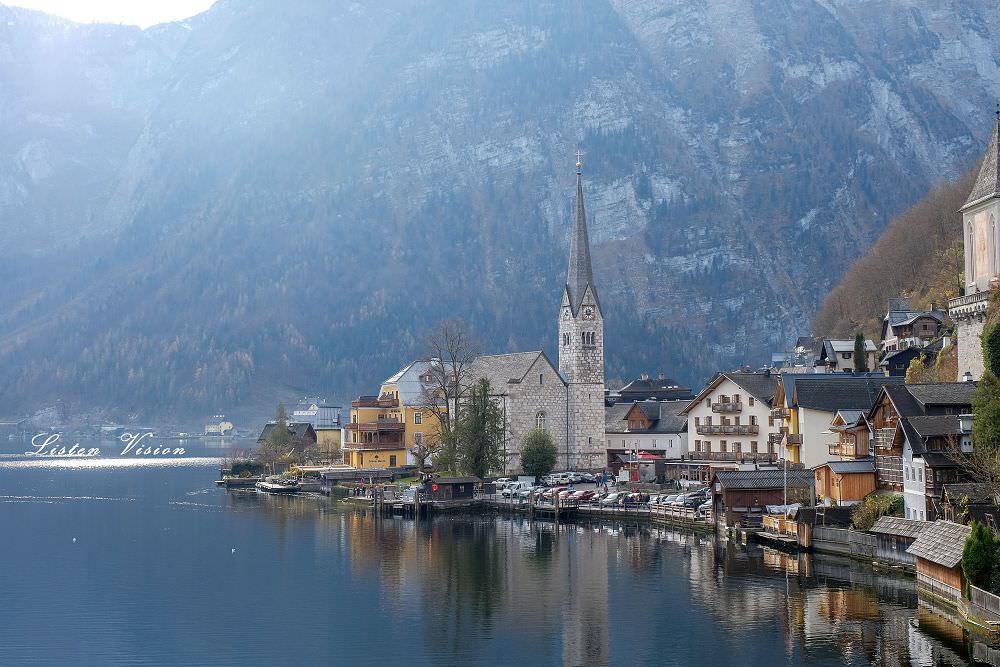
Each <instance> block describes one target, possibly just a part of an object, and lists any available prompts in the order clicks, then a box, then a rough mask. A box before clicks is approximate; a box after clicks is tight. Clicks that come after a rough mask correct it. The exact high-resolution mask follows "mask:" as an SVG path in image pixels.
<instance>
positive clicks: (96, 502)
mask: <svg viewBox="0 0 1000 667" xmlns="http://www.w3.org/2000/svg"><path fill="white" fill-rule="evenodd" d="M21 463H24V462H21ZM103 463H104V464H106V465H105V467H103V468H101V467H99V466H95V465H93V464H90V463H87V464H86V465H83V466H82V467H73V466H70V465H63V464H62V463H61V462H58V463H57V464H56V465H49V466H47V467H45V466H39V465H37V463H36V462H28V465H21V466H14V465H12V464H5V463H3V462H0V525H4V526H5V527H6V530H7V535H5V537H6V536H9V537H10V539H9V541H7V542H6V543H4V544H3V546H2V548H0V559H2V561H0V590H4V591H5V596H6V598H7V599H8V600H9V601H10V606H11V608H16V609H17V610H18V613H17V614H16V615H9V616H8V622H7V623H5V624H0V646H4V647H5V653H6V654H7V655H5V658H7V657H12V658H13V662H15V663H18V662H31V661H35V662H46V663H64V662H72V661H73V659H74V657H76V656H77V653H76V652H77V651H78V647H79V646H80V645H81V643H83V642H86V645H87V646H88V647H90V648H89V649H88V650H90V651H92V654H91V655H92V657H93V660H92V662H94V663H98V664H107V663H112V662H115V661H116V660H117V661H121V657H122V656H129V655H130V656H136V657H141V658H142V659H144V661H147V662H153V663H157V664H171V663H180V664H206V663H211V664H276V663H278V662H281V661H283V660H287V658H288V657H289V656H290V655H294V656H295V659H296V660H297V661H299V662H306V663H319V662H329V663H337V664H343V663H348V664H389V663H400V664H402V663H406V664H435V665H442V664H446V665H451V664H462V665H475V664H485V665H495V664H509V665H551V664H563V665H603V664H615V665H619V664H626V665H633V664H649V665H662V664H667V665H690V664H707V665H768V666H770V665H786V664H790V665H806V664H807V665H841V664H848V665H886V666H895V665H899V666H902V665H967V664H970V661H971V660H972V659H973V658H975V659H977V660H980V661H982V662H987V663H989V664H995V665H1000V658H998V654H997V652H996V649H995V648H991V647H990V646H989V644H988V642H985V641H983V640H981V639H972V638H970V636H969V635H968V634H967V633H966V632H964V631H963V630H962V629H961V628H960V627H959V626H956V625H955V624H954V623H952V622H951V621H949V620H948V614H947V612H946V611H942V610H936V609H932V608H930V607H928V606H927V605H925V603H924V602H923V601H922V600H921V601H919V603H918V599H917V596H916V593H915V585H914V580H913V579H912V577H906V576H901V575H898V574H894V573H884V572H879V571H875V570H873V569H872V568H871V567H870V566H867V565H865V564H861V563H857V562H854V561H851V560H847V559H842V558H836V557H824V556H819V555H809V554H787V553H783V552H780V551H775V550H772V549H765V548H762V547H759V546H751V547H742V546H739V545H735V544H732V543H725V542H721V541H716V540H715V539H714V538H713V537H712V536H710V535H703V534H694V533H687V532H679V531H675V530H670V529H666V528H659V527H653V526H648V525H628V524H616V523H597V522H594V523H587V522H584V523H579V524H553V523H548V522H530V521H528V520H527V519H525V518H521V517H509V516H495V515H461V516H439V517H435V518H433V519H431V520H420V521H413V520H403V519H398V518H387V517H377V516H375V515H374V514H373V513H371V512H370V511H368V512H365V511H356V510H352V509H346V508H345V507H344V504H343V503H340V502H336V501H331V500H330V499H328V498H325V497H322V496H313V495H302V496H298V497H290V496H270V495H263V494H258V493H256V492H255V491H230V492H226V491H224V490H221V489H217V488H215V487H214V486H213V485H212V483H211V480H212V478H213V477H214V467H215V466H217V460H216V459H214V458H211V457H209V458H207V459H206V460H205V462H202V463H201V464H200V467H199V466H195V465H186V464H185V463H180V464H178V465H173V462H159V467H156V466H153V465H142V463H141V462H140V463H139V465H138V466H137V467H135V464H132V466H133V467H129V466H123V465H122V464H119V463H117V462H114V461H104V462H103ZM130 463H131V462H130ZM76 537H79V540H78V541H76V540H74V541H71V538H76ZM53 609H65V610H67V614H74V613H75V612H78V611H81V610H85V616H86V617H87V619H88V623H87V624H85V625H81V626H79V627H77V626H75V625H73V624H64V625H62V626H60V631H59V632H58V633H55V634H52V633H49V632H47V631H46V632H44V634H43V631H42V629H43V628H46V627H48V626H47V625H46V623H47V622H48V621H50V620H52V619H51V618H50V617H51V614H52V610H53ZM125 619H128V622H124V621H125ZM220 638H224V639H222V640H220ZM289 646H292V647H294V649H293V650H291V652H289V651H290V649H289ZM231 647H239V650H238V651H233V650H232V649H231ZM5 662H9V661H8V660H5Z"/></svg>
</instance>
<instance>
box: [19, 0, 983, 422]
mask: <svg viewBox="0 0 1000 667" xmlns="http://www.w3.org/2000/svg"><path fill="white" fill-rule="evenodd" d="M998 19H1000V8H998V7H997V6H996V5H995V3H991V2H986V1H985V0H970V1H969V2H963V3H930V6H928V3H926V2H916V1H912V2H907V1H901V0H895V1H892V2H890V1H889V0H881V1H879V0H875V1H872V2H866V3H858V2H854V1H851V0H826V1H822V2H806V1H786V0H755V1H751V0H719V1H718V2H710V3H691V2H687V1H680V0H677V1H666V0H662V1H658V2H654V1H652V0H634V1H628V0H611V1H608V0H581V1H580V2H572V3H568V2H555V1H553V2H529V1H528V0H515V1H511V2H504V3H482V2H473V1H472V0H468V1H464V2H463V1H458V2H430V1H424V0H387V1H385V2H379V3H357V2H329V1H323V2H320V1H319V0H300V1H298V2H295V3H286V2H277V1H276V0H240V1H238V2H237V1H235V0H220V2H218V3H217V4H216V5H215V6H213V7H212V9H211V10H209V11H208V12H206V13H204V14H201V15H199V16H197V17H194V18H192V19H190V20H188V21H184V22H179V23H175V24H167V25H162V26H157V27H155V28H151V29H148V30H145V31H140V30H138V29H135V28H129V27H121V26H80V25H75V24H71V23H68V22H65V21H61V20H58V19H53V18H50V17H46V16H44V15H41V14H37V13H33V12H28V11H24V10H17V9H10V8H5V7H0V91H3V94H2V95H0V117H2V118H3V120H4V122H3V123H2V124H0V153H2V155H3V156H4V159H3V160H2V161H0V260H2V261H0V284H3V285H4V288H3V289H2V290H0V412H10V413H16V412H19V411H28V410H31V409H33V408H35V407H37V406H40V405H46V404H51V403H53V402H55V401H56V400H62V401H63V403H64V405H66V406H68V407H71V408H73V409H77V408H78V409H87V408H95V407H102V408H115V409H118V410H120V411H121V412H127V413H129V414H137V415H143V416H144V417H148V418H166V417H177V416H185V415H187V416H190V415H200V414H206V413H209V412H212V411H215V410H220V409H222V410H232V409H233V407H234V406H257V405H273V402H274V399H275V397H276V396H278V395H288V394H291V393H294V392H304V391H309V392H310V393H320V394H325V395H327V396H329V397H331V398H338V399H340V400H344V399H347V398H349V397H350V396H351V395H354V394H357V393H359V392H361V391H370V390H371V389H372V388H373V387H374V386H375V385H377V384H378V382H379V381H380V380H381V379H382V378H383V377H384V376H385V375H386V374H387V373H389V372H391V371H392V370H394V369H395V368H396V367H398V366H399V365H400V364H402V363H403V362H404V361H406V360H407V359H408V358H410V357H412V356H413V355H414V354H416V353H418V352H419V347H420V345H419V341H420V339H421V337H422V336H423V334H424V333H425V332H426V331H427V330H428V329H430V328H431V327H432V326H433V325H434V324H435V323H436V322H437V321H438V320H440V319H441V318H444V317H463V318H465V319H466V320H467V321H468V322H469V324H470V327H471V328H472V329H473V330H474V331H475V332H477V333H478V335H479V336H480V337H481V338H482V339H483V343H484V347H486V348H488V349H491V350H496V351H507V350H516V349H538V348H542V349H546V350H549V351H550V352H551V351H552V350H553V349H554V347H555V343H556V333H555V331H556V323H555V316H556V310H557V308H558V301H559V296H560V288H561V285H562V282H563V281H564V279H565V278H564V276H565V266H566V256H567V243H568V234H569V229H570V225H569V221H570V206H571V202H572V195H573V162H574V158H573V153H574V151H575V149H576V148H577V147H580V148H582V150H584V151H585V153H586V157H585V159H584V161H585V167H584V181H585V190H586V196H587V208H588V213H589V214H590V216H591V219H590V225H591V240H592V243H593V244H594V246H595V247H594V262H595V274H596V280H597V282H598V286H599V289H600V290H601V296H602V306H603V307H604V309H605V310H606V311H607V312H606V313H605V315H606V320H607V324H606V336H607V341H606V344H607V356H608V376H609V377H614V376H623V377H627V376H630V375H634V374H637V373H638V372H639V371H640V370H652V371H655V370H657V369H659V368H663V369H665V370H668V371H669V372H670V374H671V375H672V376H675V377H677V378H678V379H679V380H681V381H682V382H688V383H694V384H697V383H699V382H701V381H702V380H703V378H704V377H705V376H707V375H708V374H710V373H711V372H712V371H714V370H716V369H718V368H724V367H728V366H733V365H735V364H737V363H742V362H746V363H761V362H763V361H765V360H766V359H767V358H768V352H769V351H770V350H771V349H772V348H779V347H781V346H783V345H785V344H786V343H787V341H788V340H789V339H791V338H793V337H794V336H795V334H797V333H806V332H807V331H808V329H809V322H810V319H811V317H812V315H813V314H814V313H815V311H816V310H817V308H818V305H819V304H820V303H821V302H822V300H823V298H824V297H825V295H826V293H827V291H828V290H829V289H830V288H831V286H832V285H834V284H835V283H836V281H837V279H838V278H839V277H840V275H841V274H842V273H843V272H844V270H845V269H846V268H847V267H848V266H849V265H850V263H851V262H852V261H853V260H854V259H855V258H856V257H858V256H859V255H862V254H863V253H864V252H865V251H866V250H867V248H868V247H869V246H870V245H871V243H872V242H873V241H874V240H875V239H876V238H878V236H879V234H880V233H881V232H882V230H883V229H884V227H885V226H886V224H887V223H888V221H889V220H890V219H891V218H892V216H893V215H895V214H898V213H899V212H900V211H902V210H904V209H905V208H906V207H908V206H909V205H911V204H912V203H913V202H915V201H916V200H918V199H919V198H920V197H921V196H922V195H923V194H924V193H925V192H926V191H927V190H928V189H929V188H930V187H932V186H933V185H934V184H936V183H938V182H940V181H941V180H942V179H949V178H956V177H957V176H958V175H959V174H961V173H963V172H964V171H965V170H967V169H968V168H969V167H970V165H971V164H972V162H973V161H974V160H975V159H976V158H977V157H978V155H979V154H980V153H981V152H982V146H983V142H984V140H985V137H986V134H987V132H988V131H989V128H990V120H991V117H992V116H991V105H992V102H993V100H994V99H996V98H997V97H998V96H1000V39H997V37H998V28H997V27H996V26H998V25H1000V21H998Z"/></svg>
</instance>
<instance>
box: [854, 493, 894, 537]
mask: <svg viewBox="0 0 1000 667" xmlns="http://www.w3.org/2000/svg"><path fill="white" fill-rule="evenodd" d="M902 515H903V497H902V496H900V495H895V494H893V495H884V494H883V495H879V494H876V493H870V494H868V495H867V496H865V499H864V500H862V501H861V502H860V503H858V504H857V505H855V506H854V511H852V512H851V528H854V530H865V531H867V530H871V528H872V526H874V525H875V522H876V521H878V520H879V517H882V516H902Z"/></svg>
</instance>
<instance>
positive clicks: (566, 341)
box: [562, 333, 569, 347]
mask: <svg viewBox="0 0 1000 667" xmlns="http://www.w3.org/2000/svg"><path fill="white" fill-rule="evenodd" d="M562 340H563V347H565V346H567V345H569V334H568V333H564V334H563V335H562Z"/></svg>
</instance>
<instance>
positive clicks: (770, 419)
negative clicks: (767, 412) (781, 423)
mask: <svg viewBox="0 0 1000 667" xmlns="http://www.w3.org/2000/svg"><path fill="white" fill-rule="evenodd" d="M767 425H768V426H774V417H768V418H767Z"/></svg>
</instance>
